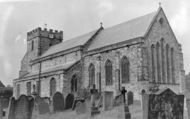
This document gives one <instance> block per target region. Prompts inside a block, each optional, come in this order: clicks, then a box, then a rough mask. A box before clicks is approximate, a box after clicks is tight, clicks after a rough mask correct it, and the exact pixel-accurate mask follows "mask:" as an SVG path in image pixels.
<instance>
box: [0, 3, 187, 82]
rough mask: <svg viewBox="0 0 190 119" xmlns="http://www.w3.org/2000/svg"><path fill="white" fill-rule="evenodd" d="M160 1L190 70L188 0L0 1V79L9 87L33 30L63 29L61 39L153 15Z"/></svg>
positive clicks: (15, 76)
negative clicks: (45, 28)
mask: <svg viewBox="0 0 190 119" xmlns="http://www.w3.org/2000/svg"><path fill="white" fill-rule="evenodd" d="M160 1H161V2H162V8H163V9H164V11H165V13H166V16H167V18H168V20H169V22H170V25H171V27H172V28H173V31H174V33H175V35H176V37H177V39H178V41H179V42H180V43H181V44H182V49H183V53H184V65H185V71H186V74H187V73H188V72H189V71H190V47H189V45H190V40H189V36H190V12H189V11H190V4H189V3H190V2H189V0H0V80H1V81H2V82H3V83H4V84H5V85H7V84H11V85H12V79H15V78H17V77H18V73H19V69H20V61H21V59H22V57H23V56H24V53H25V52H26V33H27V32H28V31H30V30H32V29H34V28H36V27H39V26H40V27H44V24H45V23H47V27H48V28H52V29H57V30H63V31H64V40H67V39H69V38H72V37H75V36H78V35H81V34H83V33H86V32H89V31H91V30H94V29H97V28H99V26H100V24H99V23H100V22H103V26H104V27H108V26H112V25H115V24H118V23H121V22H124V21H127V20H129V19H132V18H135V17H138V16H141V15H144V14H147V13H150V12H154V11H156V10H157V9H158V6H159V4H158V3H159V2H160Z"/></svg>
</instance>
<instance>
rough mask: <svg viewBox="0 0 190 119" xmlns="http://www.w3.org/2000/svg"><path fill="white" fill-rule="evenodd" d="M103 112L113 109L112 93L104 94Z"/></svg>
mask: <svg viewBox="0 0 190 119" xmlns="http://www.w3.org/2000/svg"><path fill="white" fill-rule="evenodd" d="M104 104H105V105H104V110H105V111H106V110H111V109H112V107H113V92H111V91H110V92H109V91H106V92H104Z"/></svg>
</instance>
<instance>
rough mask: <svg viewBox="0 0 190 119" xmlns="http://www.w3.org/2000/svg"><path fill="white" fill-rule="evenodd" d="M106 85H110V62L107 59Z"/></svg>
mask: <svg viewBox="0 0 190 119" xmlns="http://www.w3.org/2000/svg"><path fill="white" fill-rule="evenodd" d="M105 76H106V77H105V78H106V85H112V62H111V61H110V60H107V61H106V63H105Z"/></svg>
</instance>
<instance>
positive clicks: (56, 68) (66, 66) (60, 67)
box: [24, 60, 78, 77]
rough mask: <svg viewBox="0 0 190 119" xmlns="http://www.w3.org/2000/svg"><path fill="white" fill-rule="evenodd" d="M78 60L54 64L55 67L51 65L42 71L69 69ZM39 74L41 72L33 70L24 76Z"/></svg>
mask: <svg viewBox="0 0 190 119" xmlns="http://www.w3.org/2000/svg"><path fill="white" fill-rule="evenodd" d="M77 62H78V60H76V61H72V62H67V63H65V64H61V65H59V66H54V67H51V68H49V69H45V70H42V72H41V73H42V74H43V73H48V72H51V71H57V70H67V69H68V68H70V67H71V66H73V65H74V64H75V63H77ZM38 74H39V72H38V71H37V72H31V73H29V74H27V75H26V76H24V77H28V76H33V75H38Z"/></svg>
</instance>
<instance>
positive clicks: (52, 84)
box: [50, 78, 56, 96]
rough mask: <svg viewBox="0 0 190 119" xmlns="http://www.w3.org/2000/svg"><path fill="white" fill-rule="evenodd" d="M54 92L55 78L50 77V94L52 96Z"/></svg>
mask: <svg viewBox="0 0 190 119" xmlns="http://www.w3.org/2000/svg"><path fill="white" fill-rule="evenodd" d="M55 92H56V80H55V78H52V79H51V80H50V96H53V94H54V93H55Z"/></svg>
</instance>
